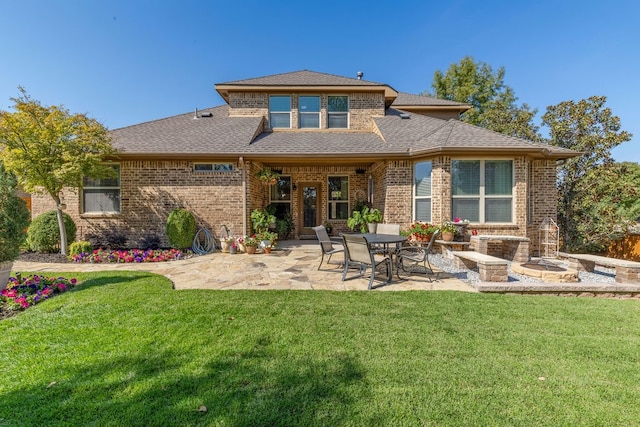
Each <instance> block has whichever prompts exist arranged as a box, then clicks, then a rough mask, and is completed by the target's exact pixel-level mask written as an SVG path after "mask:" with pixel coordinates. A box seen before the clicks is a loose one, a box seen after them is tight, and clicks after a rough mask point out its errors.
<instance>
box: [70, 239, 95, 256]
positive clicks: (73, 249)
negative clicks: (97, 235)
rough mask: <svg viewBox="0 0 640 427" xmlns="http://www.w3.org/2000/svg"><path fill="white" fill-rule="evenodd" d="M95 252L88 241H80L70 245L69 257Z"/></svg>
mask: <svg viewBox="0 0 640 427" xmlns="http://www.w3.org/2000/svg"><path fill="white" fill-rule="evenodd" d="M91 252H93V245H92V244H91V242H87V241H86V240H78V241H77V242H73V243H72V244H70V245H69V255H80V254H88V253H91Z"/></svg>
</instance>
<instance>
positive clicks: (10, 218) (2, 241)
mask: <svg viewBox="0 0 640 427" xmlns="http://www.w3.org/2000/svg"><path fill="white" fill-rule="evenodd" d="M17 187H18V184H17V182H16V177H15V176H14V175H13V174H11V173H8V172H7V171H6V170H5V168H4V164H3V163H2V162H0V262H3V261H13V260H14V259H16V258H17V257H18V255H19V254H20V245H22V243H23V242H24V239H25V237H26V233H25V231H24V230H25V228H27V225H29V216H30V214H29V209H27V205H26V203H25V202H24V200H22V199H21V198H20V197H18V195H17V193H16V189H17Z"/></svg>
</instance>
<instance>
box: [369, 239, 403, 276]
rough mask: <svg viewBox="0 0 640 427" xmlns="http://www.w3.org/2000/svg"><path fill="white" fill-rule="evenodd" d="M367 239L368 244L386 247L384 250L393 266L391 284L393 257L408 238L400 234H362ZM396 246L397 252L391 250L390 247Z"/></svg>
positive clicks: (391, 274) (390, 273)
mask: <svg viewBox="0 0 640 427" xmlns="http://www.w3.org/2000/svg"><path fill="white" fill-rule="evenodd" d="M360 235H361V236H364V238H365V239H367V242H368V243H369V244H371V245H382V246H384V250H385V251H386V252H387V253H388V254H389V258H390V260H389V262H390V264H391V271H390V272H389V278H388V280H387V282H388V283H390V282H391V281H392V279H393V256H394V255H395V254H396V252H397V248H398V247H399V245H400V244H401V243H403V242H406V241H407V237H406V236H401V235H399V234H377V233H365V234H360ZM392 244H395V245H396V250H389V246H390V245H392Z"/></svg>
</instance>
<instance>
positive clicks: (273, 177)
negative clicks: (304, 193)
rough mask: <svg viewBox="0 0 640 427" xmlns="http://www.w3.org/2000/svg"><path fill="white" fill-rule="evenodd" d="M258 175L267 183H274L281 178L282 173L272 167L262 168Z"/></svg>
mask: <svg viewBox="0 0 640 427" xmlns="http://www.w3.org/2000/svg"><path fill="white" fill-rule="evenodd" d="M256 175H257V177H258V179H259V180H260V181H262V183H263V184H265V185H273V184H275V183H277V182H278V180H279V179H280V174H279V173H278V172H276V171H274V170H272V169H271V168H270V167H265V168H262V169H260V170H259V171H258V173H257V174H256Z"/></svg>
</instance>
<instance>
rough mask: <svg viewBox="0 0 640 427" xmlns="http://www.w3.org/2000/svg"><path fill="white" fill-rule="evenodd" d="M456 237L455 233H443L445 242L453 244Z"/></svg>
mask: <svg viewBox="0 0 640 427" xmlns="http://www.w3.org/2000/svg"><path fill="white" fill-rule="evenodd" d="M454 236H455V233H453V232H451V231H444V232H443V233H442V240H444V241H445V242H453V237H454Z"/></svg>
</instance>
